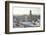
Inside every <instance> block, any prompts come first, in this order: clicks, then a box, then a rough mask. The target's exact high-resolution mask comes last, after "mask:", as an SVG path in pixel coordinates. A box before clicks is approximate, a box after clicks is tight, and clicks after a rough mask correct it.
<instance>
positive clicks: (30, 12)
mask: <svg viewBox="0 0 46 35" xmlns="http://www.w3.org/2000/svg"><path fill="white" fill-rule="evenodd" d="M31 12H32V11H31V10H30V15H29V16H30V21H32V13H31Z"/></svg>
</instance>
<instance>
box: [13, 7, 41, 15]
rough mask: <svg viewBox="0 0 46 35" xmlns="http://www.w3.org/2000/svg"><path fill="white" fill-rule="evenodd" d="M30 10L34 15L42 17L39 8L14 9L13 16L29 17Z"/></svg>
mask: <svg viewBox="0 0 46 35" xmlns="http://www.w3.org/2000/svg"><path fill="white" fill-rule="evenodd" d="M30 10H31V13H32V15H40V8H38V7H16V6H15V7H13V15H24V14H25V15H29V14H30Z"/></svg>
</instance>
